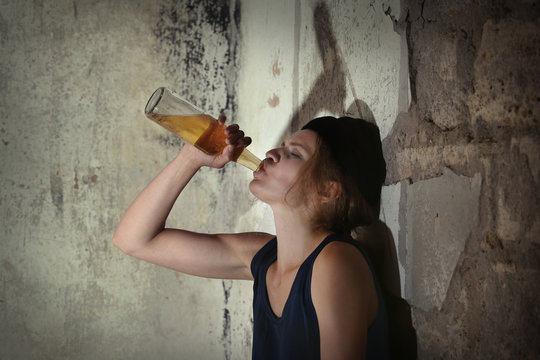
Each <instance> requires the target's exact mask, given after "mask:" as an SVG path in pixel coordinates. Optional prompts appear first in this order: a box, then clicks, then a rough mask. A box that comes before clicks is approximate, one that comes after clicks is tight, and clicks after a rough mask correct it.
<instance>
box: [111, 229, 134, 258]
mask: <svg viewBox="0 0 540 360" xmlns="http://www.w3.org/2000/svg"><path fill="white" fill-rule="evenodd" d="M112 242H113V244H114V246H116V247H117V248H118V249H120V250H121V251H122V252H124V253H125V254H127V255H131V254H132V253H133V249H132V248H131V247H130V246H129V241H128V240H127V239H126V238H125V237H124V236H121V235H119V234H118V233H115V234H114V235H113V238H112Z"/></svg>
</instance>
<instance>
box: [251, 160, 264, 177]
mask: <svg viewBox="0 0 540 360" xmlns="http://www.w3.org/2000/svg"><path fill="white" fill-rule="evenodd" d="M265 169H266V159H264V160H263V161H261V163H260V164H259V167H258V168H257V170H255V171H254V172H253V176H254V177H257V176H259V175H261V174H263V173H265V172H266V171H265Z"/></svg>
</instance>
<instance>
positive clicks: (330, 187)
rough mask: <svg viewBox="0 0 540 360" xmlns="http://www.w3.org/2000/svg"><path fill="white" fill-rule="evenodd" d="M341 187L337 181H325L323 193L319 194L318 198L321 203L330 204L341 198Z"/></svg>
mask: <svg viewBox="0 0 540 360" xmlns="http://www.w3.org/2000/svg"><path fill="white" fill-rule="evenodd" d="M342 191H343V187H342V186H341V183H340V182H338V181H326V182H325V184H324V188H323V191H322V192H320V193H319V198H320V200H321V202H322V203H323V204H324V203H330V202H332V201H334V200H336V199H337V198H339V197H340V196H341V193H342Z"/></svg>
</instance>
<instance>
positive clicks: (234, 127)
mask: <svg viewBox="0 0 540 360" xmlns="http://www.w3.org/2000/svg"><path fill="white" fill-rule="evenodd" d="M239 129H240V126H238V124H231V125H229V126H227V128H226V129H225V134H227V135H232V134H234V133H235V132H237V131H238V130H239Z"/></svg>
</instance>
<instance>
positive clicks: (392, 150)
mask: <svg viewBox="0 0 540 360" xmlns="http://www.w3.org/2000/svg"><path fill="white" fill-rule="evenodd" d="M402 5H403V6H402V13H401V19H400V20H399V21H396V27H397V28H398V29H400V31H401V33H404V34H406V37H407V44H408V51H409V70H410V81H411V95H412V99H411V100H412V104H411V108H410V109H409V111H408V112H407V113H402V114H400V116H399V117H398V119H397V121H396V123H395V124H394V127H393V129H392V131H391V132H390V135H389V136H388V137H387V139H386V140H385V151H386V154H387V156H388V159H389V170H390V173H389V176H388V178H387V182H389V183H393V182H397V181H403V180H406V182H404V183H403V184H404V186H403V187H402V197H401V203H402V207H401V208H400V212H401V214H400V215H401V216H403V218H405V219H406V224H407V226H406V230H405V231H403V232H402V233H401V235H400V237H401V238H403V237H405V238H406V244H407V247H406V248H405V249H400V250H401V251H400V256H401V258H402V259H404V261H405V262H406V264H407V265H406V266H405V269H406V270H405V272H406V276H405V278H406V279H407V280H406V288H405V296H406V297H407V298H408V299H409V300H410V302H411V304H412V305H413V315H414V316H413V317H414V320H415V325H416V329H417V333H418V344H419V355H420V356H419V357H420V358H422V359H439V358H448V359H467V358H469V359H476V358H478V359H491V358H504V359H533V358H538V356H539V355H540V346H539V344H538V342H537V341H536V340H534V339H538V338H539V337H540V320H539V319H540V308H539V306H538V302H537V298H538V295H539V293H540V286H539V285H538V278H539V271H540V248H539V246H540V244H539V239H540V216H539V214H540V205H539V204H540V199H539V194H538V188H539V182H538V181H539V175H540V166H539V155H538V154H539V153H540V138H539V136H540V132H539V124H538V120H539V112H540V98H539V97H538V94H539V85H538V84H539V83H540V71H539V68H538V64H539V63H540V50H539V49H540V22H539V14H540V9H539V7H538V4H537V3H535V2H528V1H520V2H514V1H498V2H483V1H473V2H455V1H404V2H402ZM433 178H435V179H433Z"/></svg>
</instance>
